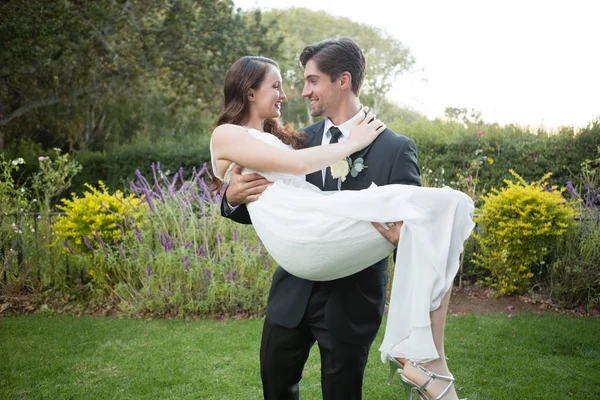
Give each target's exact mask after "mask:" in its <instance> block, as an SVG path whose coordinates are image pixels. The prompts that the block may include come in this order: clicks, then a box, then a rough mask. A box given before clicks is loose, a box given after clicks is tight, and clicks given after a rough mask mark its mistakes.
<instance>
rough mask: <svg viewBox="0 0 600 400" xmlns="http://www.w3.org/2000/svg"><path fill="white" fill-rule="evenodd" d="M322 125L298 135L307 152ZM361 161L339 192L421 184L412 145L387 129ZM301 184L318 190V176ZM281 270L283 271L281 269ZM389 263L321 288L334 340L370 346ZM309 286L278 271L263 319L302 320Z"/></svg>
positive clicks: (239, 216)
mask: <svg viewBox="0 0 600 400" xmlns="http://www.w3.org/2000/svg"><path fill="white" fill-rule="evenodd" d="M323 127H324V122H323V121H320V122H317V123H316V124H313V125H311V126H309V127H307V128H305V129H303V131H304V132H305V133H306V135H307V144H308V146H309V147H312V146H319V145H321V141H322V139H323ZM350 157H351V159H352V160H355V159H356V158H358V157H362V158H363V159H364V163H365V165H366V166H367V168H366V169H364V170H363V171H361V172H360V173H359V174H358V176H357V177H356V178H352V177H351V176H350V175H348V177H347V179H346V181H345V182H343V183H342V190H360V189H366V188H368V187H369V186H371V184H372V183H375V184H376V185H377V186H383V185H388V184H394V183H395V184H405V185H420V184H421V181H420V178H419V175H420V174H419V167H418V165H417V150H416V146H415V143H414V141H413V140H411V139H409V138H407V137H405V136H402V135H397V134H396V133H394V132H392V131H391V130H389V129H386V130H385V131H384V132H383V133H381V135H379V137H377V139H376V140H375V141H374V142H373V143H372V144H371V145H370V146H368V147H367V148H365V149H363V150H361V151H359V152H357V153H355V154H353V155H351V156H350ZM306 180H307V181H308V182H310V183H312V184H313V185H315V186H317V187H319V188H320V189H321V190H323V178H322V173H321V171H317V172H314V173H312V174H309V175H307V176H306ZM221 211H222V215H223V216H225V217H227V218H231V219H232V220H234V221H236V222H240V223H251V220H250V217H249V215H248V211H247V209H246V207H245V206H240V207H238V208H237V209H236V210H235V211H234V212H233V213H231V215H225V212H224V209H223V206H222V207H221ZM284 267H285V266H284ZM387 270H388V258H387V257H386V258H385V259H383V260H381V261H379V262H378V263H377V264H375V265H372V266H370V267H368V268H366V269H364V270H363V271H361V272H358V273H356V274H354V275H351V276H348V277H345V278H342V279H337V280H334V281H328V282H326V283H325V285H326V287H327V290H328V291H329V298H328V300H327V304H326V306H325V323H326V324H327V329H328V330H329V332H330V333H331V335H332V336H333V337H334V338H335V339H336V340H339V341H342V342H346V343H352V344H357V345H366V344H370V343H371V342H372V341H373V340H374V338H375V335H376V334H377V331H378V329H379V326H380V324H381V319H382V316H383V310H384V307H385V293H386V286H387V283H388V271H387ZM313 284H314V282H313V281H308V280H305V279H300V278H297V277H295V276H293V275H291V274H289V273H287V272H286V271H285V270H284V269H282V268H281V267H279V268H277V270H276V271H275V273H274V275H273V282H272V284H271V291H270V293H269V300H268V303H267V318H269V319H270V320H271V321H273V322H274V323H276V324H279V325H281V326H284V327H287V328H293V327H295V326H297V325H298V324H299V323H300V321H301V320H302V317H303V315H304V312H305V309H306V305H307V303H308V299H309V297H310V294H311V290H312V287H313Z"/></svg>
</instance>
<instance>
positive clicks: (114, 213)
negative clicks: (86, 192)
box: [100, 200, 118, 216]
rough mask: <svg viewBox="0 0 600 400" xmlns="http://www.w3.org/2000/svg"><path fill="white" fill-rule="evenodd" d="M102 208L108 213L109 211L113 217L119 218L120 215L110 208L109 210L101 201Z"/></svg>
mask: <svg viewBox="0 0 600 400" xmlns="http://www.w3.org/2000/svg"><path fill="white" fill-rule="evenodd" d="M100 207H102V208H104V209H105V210H106V211H108V212H109V213H110V214H112V215H116V216H118V214H117V213H116V212H114V211H113V210H111V209H110V208H108V207H107V206H106V205H105V204H104V203H103V202H102V200H100Z"/></svg>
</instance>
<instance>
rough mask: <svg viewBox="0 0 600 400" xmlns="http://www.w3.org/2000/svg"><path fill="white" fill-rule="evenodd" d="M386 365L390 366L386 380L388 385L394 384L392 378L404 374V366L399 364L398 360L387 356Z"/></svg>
mask: <svg viewBox="0 0 600 400" xmlns="http://www.w3.org/2000/svg"><path fill="white" fill-rule="evenodd" d="M387 359H388V364H389V366H390V377H389V379H388V385H391V384H393V383H394V376H395V375H396V374H397V373H398V374H402V373H403V372H404V365H403V364H401V363H400V362H399V361H398V360H396V359H395V358H394V357H392V356H390V355H389V354H388V356H387Z"/></svg>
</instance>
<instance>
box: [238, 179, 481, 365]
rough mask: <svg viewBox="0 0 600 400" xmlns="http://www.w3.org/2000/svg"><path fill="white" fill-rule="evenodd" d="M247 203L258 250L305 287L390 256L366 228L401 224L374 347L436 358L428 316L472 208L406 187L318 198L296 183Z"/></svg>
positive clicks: (453, 269) (452, 271)
mask: <svg viewBox="0 0 600 400" xmlns="http://www.w3.org/2000/svg"><path fill="white" fill-rule="evenodd" d="M273 180H275V183H274V184H273V185H271V186H270V187H269V188H268V189H267V190H266V191H265V192H264V193H263V195H262V196H261V197H260V198H259V200H258V201H256V202H253V203H250V204H248V212H249V214H250V218H251V219H252V224H253V225H254V228H255V229H256V232H257V233H258V235H259V237H260V238H261V240H262V242H263V244H264V245H265V247H266V248H267V250H268V251H269V253H270V254H271V256H272V257H273V258H274V259H275V261H277V263H278V264H279V265H280V266H281V267H282V268H283V269H285V270H286V271H288V272H289V273H290V274H292V275H295V276H297V277H300V278H304V279H308V280H313V281H329V280H334V279H339V278H342V277H345V276H348V275H352V274H354V273H356V272H358V271H360V270H362V269H364V268H366V267H368V266H370V265H372V264H374V263H376V262H378V261H380V260H382V259H384V258H386V257H388V256H389V255H390V254H391V253H392V252H393V250H394V246H393V245H391V244H390V243H389V242H388V241H387V240H386V239H385V238H383V237H382V236H381V235H380V234H379V232H377V230H376V229H375V228H374V227H373V226H372V225H371V221H372V222H380V223H382V224H383V223H385V222H390V221H403V222H404V225H403V226H402V228H401V232H400V241H399V243H398V253H397V258H396V267H395V271H394V277H393V284H392V291H391V298H390V305H389V311H388V321H387V326H386V330H385V336H384V339H383V343H382V345H381V347H380V350H381V355H382V360H383V361H384V362H385V361H386V358H387V356H388V355H390V356H393V357H404V358H408V359H411V360H413V361H416V362H423V361H428V360H433V359H436V358H438V357H439V355H438V353H437V351H436V348H435V345H434V343H433V337H432V334H431V321H430V317H429V313H430V312H431V311H433V310H435V309H436V308H438V307H439V305H440V302H441V300H442V298H443V296H444V294H445V293H446V292H447V291H448V290H449V289H450V288H451V286H452V282H453V279H454V276H455V275H456V273H457V270H458V266H459V257H460V254H461V252H462V251H463V243H464V241H465V240H466V239H467V238H468V237H469V235H470V234H471V231H472V229H473V227H474V223H473V221H472V216H473V211H474V208H473V202H472V200H471V199H470V198H469V197H468V196H467V195H466V194H464V193H462V192H459V191H456V190H453V189H450V188H442V189H439V188H423V187H417V186H409V185H386V186H381V187H376V186H372V187H370V188H368V189H365V190H359V191H352V190H344V191H338V192H322V191H320V190H319V189H318V188H316V187H315V186H313V185H311V184H310V183H308V182H306V181H304V180H302V179H278V180H276V179H273Z"/></svg>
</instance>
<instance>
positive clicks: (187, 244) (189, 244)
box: [184, 240, 194, 249]
mask: <svg viewBox="0 0 600 400" xmlns="http://www.w3.org/2000/svg"><path fill="white" fill-rule="evenodd" d="M193 244H194V242H192V241H191V240H190V241H189V242H187V243H186V244H185V247H184V248H185V249H187V248H188V247H191V246H192V245H193Z"/></svg>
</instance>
